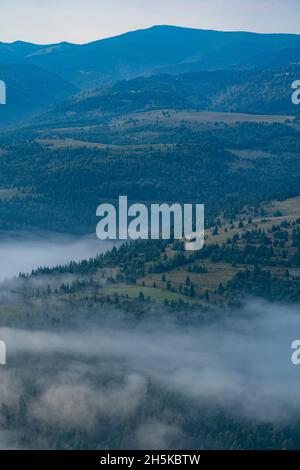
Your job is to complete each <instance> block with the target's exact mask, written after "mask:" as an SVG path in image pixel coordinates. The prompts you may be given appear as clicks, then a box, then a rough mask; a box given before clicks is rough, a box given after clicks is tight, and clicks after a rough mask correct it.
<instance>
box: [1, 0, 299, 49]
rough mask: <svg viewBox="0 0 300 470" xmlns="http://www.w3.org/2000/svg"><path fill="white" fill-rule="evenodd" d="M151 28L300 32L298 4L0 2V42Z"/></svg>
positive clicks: (88, 37) (294, 0)
mask: <svg viewBox="0 0 300 470" xmlns="http://www.w3.org/2000/svg"><path fill="white" fill-rule="evenodd" d="M154 24H173V25H179V26H188V27H194V28H205V29H221V30H248V31H258V32H290V33H298V34H300V0H0V41H5V42H11V41H15V40H17V39H21V40H25V41H31V42H38V43H51V42H59V41H64V40H65V41H71V42H77V43H82V42H88V41H92V40H95V39H99V38H103V37H108V36H113V35H116V34H120V33H122V32H125V31H129V30H134V29H139V28H146V27H148V26H152V25H154Z"/></svg>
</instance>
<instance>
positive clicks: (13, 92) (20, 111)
mask: <svg viewBox="0 0 300 470" xmlns="http://www.w3.org/2000/svg"><path fill="white" fill-rule="evenodd" d="M0 77H1V80H4V81H5V82H6V87H7V104H6V105H5V106H0V127H1V126H3V125H7V124H11V123H15V122H17V121H19V120H22V119H25V118H30V117H32V116H34V115H35V114H37V113H40V112H42V111H43V110H46V109H47V108H48V107H49V106H52V105H54V104H55V103H57V102H58V101H60V100H62V99H66V98H67V97H69V96H70V95H72V94H74V93H76V91H78V90H77V89H76V87H75V86H74V85H71V84H70V83H68V82H66V81H65V80H63V79H61V78H60V77H58V76H56V75H54V74H52V73H50V72H47V71H45V70H42V69H40V68H38V67H36V66H33V65H25V64H19V65H15V64H6V65H3V64H0Z"/></svg>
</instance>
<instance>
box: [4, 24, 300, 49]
mask: <svg viewBox="0 0 300 470" xmlns="http://www.w3.org/2000/svg"><path fill="white" fill-rule="evenodd" d="M155 27H172V28H181V29H196V30H199V31H201V30H202V31H217V32H223V33H237V32H241V33H251V34H262V35H263V34H270V35H272V34H278V35H286V34H287V35H289V34H290V35H295V36H300V32H299V33H276V32H273V33H272V32H269V33H264V32H260V31H250V30H222V29H209V28H191V27H189V26H182V25H175V24H153V25H152V26H149V27H146V28H137V29H132V30H128V31H124V32H122V33H120V34H115V35H112V36H107V37H103V38H101V37H99V38H97V37H95V38H94V39H91V40H90V41H87V42H82V43H76V42H71V41H64V40H63V41H52V42H48V43H45V42H44V43H42V42H37V41H25V40H23V39H22V38H21V39H16V40H14V41H7V42H6V41H2V40H1V38H0V44H1V43H2V44H13V43H15V42H25V43H32V44H36V45H41V46H45V45H53V44H59V43H62V42H67V43H70V44H76V45H84V44H88V43H91V42H95V41H102V40H105V39H111V38H114V37H118V36H123V35H125V34H128V33H133V32H136V31H142V30H147V29H151V28H155Z"/></svg>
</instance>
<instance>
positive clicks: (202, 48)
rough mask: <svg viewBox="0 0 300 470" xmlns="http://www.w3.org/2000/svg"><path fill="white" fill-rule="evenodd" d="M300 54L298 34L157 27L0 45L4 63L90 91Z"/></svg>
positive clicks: (286, 61) (285, 61)
mask: <svg viewBox="0 0 300 470" xmlns="http://www.w3.org/2000/svg"><path fill="white" fill-rule="evenodd" d="M284 51H287V54H285V52H284ZM299 51H300V36H298V35H292V34H258V33H248V32H221V31H210V30H198V29H190V28H181V27H176V26H154V27H152V28H148V29H144V30H138V31H133V32H129V33H125V34H122V35H120V36H115V37H112V38H108V39H102V40H98V41H94V42H91V43H88V44H83V45H77V44H71V43H67V42H62V43H59V44H49V45H42V46H41V45H36V44H30V43H25V42H22V41H17V42H15V43H12V44H6V43H0V63H26V64H32V65H36V66H38V67H40V68H43V69H45V70H47V71H50V72H52V73H55V74H56V75H59V76H60V77H62V78H63V79H64V80H67V81H69V82H70V83H72V84H73V85H75V86H78V87H80V88H81V89H86V88H94V87H97V86H101V85H103V84H107V83H112V82H115V81H117V80H123V79H132V78H135V77H137V76H141V75H144V76H145V75H146V76H148V75H153V74H158V73H172V74H173V73H174V74H178V73H185V72H189V71H199V70H203V71H213V70H222V69H225V70H232V69H235V70H236V69H238V70H247V69H256V68H269V67H271V68H272V67H274V68H275V69H276V66H277V64H276V57H278V62H279V63H280V64H281V66H282V65H285V66H287V65H290V64H291V63H293V62H295V61H296V62H297V61H298V58H299V56H300V53H299ZM285 57H286V58H285Z"/></svg>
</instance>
